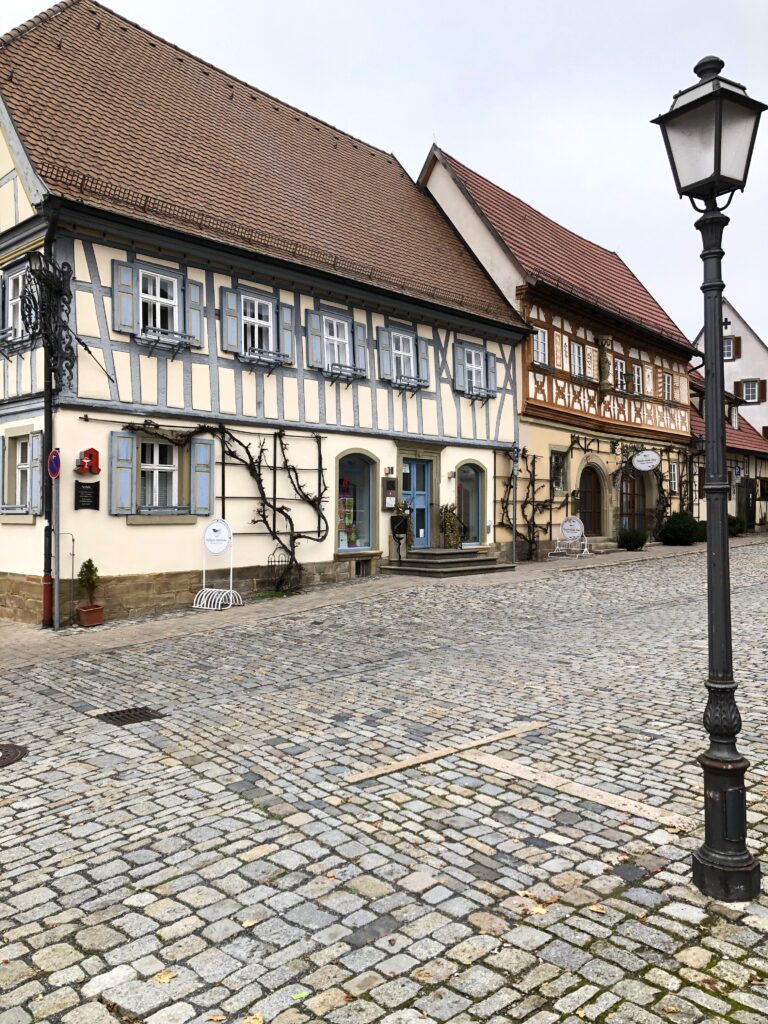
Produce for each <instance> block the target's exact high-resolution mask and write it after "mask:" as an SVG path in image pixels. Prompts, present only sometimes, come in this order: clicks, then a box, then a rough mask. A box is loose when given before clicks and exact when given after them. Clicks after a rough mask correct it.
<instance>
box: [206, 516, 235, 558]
mask: <svg viewBox="0 0 768 1024" xmlns="http://www.w3.org/2000/svg"><path fill="white" fill-rule="evenodd" d="M231 543H232V530H231V529H230V526H229V523H227V522H225V520H223V519H214V520H213V522H211V523H208V525H207V526H206V528H205V533H204V534H203V544H205V546H206V548H207V549H208V551H210V552H211V554H212V555H220V554H222V553H223V552H224V551H226V550H227V548H228V547H229V546H230V544H231Z"/></svg>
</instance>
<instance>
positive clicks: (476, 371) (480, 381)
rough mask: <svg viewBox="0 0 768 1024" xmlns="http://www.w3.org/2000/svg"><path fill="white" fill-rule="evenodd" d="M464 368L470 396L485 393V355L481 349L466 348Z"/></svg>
mask: <svg viewBox="0 0 768 1024" xmlns="http://www.w3.org/2000/svg"><path fill="white" fill-rule="evenodd" d="M464 366H465V369H466V374H467V391H468V392H469V394H472V393H473V392H483V391H484V390H485V353H484V352H482V350H481V349H477V348H466V349H465V350H464Z"/></svg>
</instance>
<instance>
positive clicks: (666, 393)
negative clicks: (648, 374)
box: [661, 373, 674, 402]
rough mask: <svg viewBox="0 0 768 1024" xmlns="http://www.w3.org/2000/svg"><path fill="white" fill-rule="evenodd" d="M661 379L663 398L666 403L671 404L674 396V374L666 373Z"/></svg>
mask: <svg viewBox="0 0 768 1024" xmlns="http://www.w3.org/2000/svg"><path fill="white" fill-rule="evenodd" d="M661 379H662V397H663V399H664V401H665V402H671V401H672V395H673V394H674V392H673V390H672V374H671V373H664V374H663V375H662V378H661Z"/></svg>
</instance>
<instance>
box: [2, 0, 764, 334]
mask: <svg viewBox="0 0 768 1024" xmlns="http://www.w3.org/2000/svg"><path fill="white" fill-rule="evenodd" d="M108 6H111V7H112V8H113V9H114V10H116V11H118V12H119V13H121V14H123V15H125V16H126V17H128V18H131V19H132V20H134V21H136V22H138V23H139V24H140V25H142V26H144V27H145V28H147V29H150V30H152V31H153V32H156V33H157V34H158V35H160V36H163V37H164V38H166V39H169V40H170V41H171V42H174V43H176V44H177V45H178V46H181V47H183V48H184V49H187V50H190V51H191V52H192V53H195V54H197V55H199V56H201V57H203V58H205V59H206V60H208V61H210V62H211V63H213V64H216V65H218V66H219V67H221V68H223V69H225V70H226V71H228V72H229V73H231V74H234V75H237V76H238V77H240V78H242V79H245V80H246V81H248V82H249V83H250V84H252V85H255V86H257V87H259V88H261V89H264V90H266V91H267V92H269V93H272V94H273V95H275V96H278V97H279V98H280V99H283V100H285V101H286V102H289V103H292V104H294V105H295V106H297V107H300V108H301V109H303V110H306V111H307V112H309V113H311V114H314V115H315V116H317V117H320V118H323V119H324V120H326V121H329V122H331V124H334V125H336V126H337V127H339V128H341V129H343V130H345V131H347V132H351V133H352V134H353V135H357V136H359V137H360V138H362V139H365V140H366V141H367V142H370V143H372V144H373V145H376V146H379V147H381V148H383V149H386V150H390V151H392V152H393V153H395V154H396V156H397V157H398V158H399V159H400V161H401V162H402V163H403V164H404V165H405V167H406V169H407V170H408V171H409V173H410V174H411V175H412V176H413V177H414V178H415V177H416V176H417V175H418V173H419V171H420V169H421V166H422V164H423V162H424V159H425V157H426V155H427V152H428V150H429V147H430V145H431V143H432V142H433V141H437V143H438V144H439V145H440V146H441V147H442V148H443V149H444V150H446V151H447V152H449V153H451V154H453V155H454V156H456V157H457V158H458V159H460V160H462V161H463V162H464V163H466V164H469V166H471V167H473V168H474V169H475V170H477V171H479V172H480V173H481V174H484V175H486V176H487V177H489V178H491V179H492V180H493V181H495V182H496V183H497V184H499V185H501V186H502V187H503V188H506V189H507V190H508V191H510V192H512V193H514V194H515V195H517V196H519V197H520V198H521V199H524V200H525V201H526V202H528V203H531V204H532V205H533V206H535V207H536V208H537V209H539V210H541V211H542V212H543V213H546V214H547V215H548V216H550V217H553V218H554V219H555V220H558V221H560V222H561V223H562V224H564V225H566V227H568V228H571V229H572V230H573V231H577V232H579V233H580V234H582V235H584V236H586V237H587V238H589V239H591V240H592V241H594V242H598V243H600V244H601V245H604V246H607V247H608V248H611V249H615V250H616V251H617V252H618V253H620V255H621V256H622V257H623V258H624V259H625V260H626V262H627V263H628V264H629V266H630V267H631V269H632V270H633V271H634V273H635V274H636V275H637V276H638V277H639V278H640V280H641V281H642V282H643V283H644V284H645V285H646V286H647V287H648V288H649V289H650V290H651V292H652V293H653V294H654V295H655V297H656V298H657V299H658V300H659V302H660V303H661V305H662V306H664V308H665V309H666V310H667V312H668V313H669V314H670V315H671V317H672V318H673V320H675V321H676V322H677V323H678V324H679V326H680V327H681V328H682V330H683V331H685V333H686V334H687V335H688V336H689V337H691V338H693V337H694V336H695V334H696V333H697V331H698V329H699V327H700V324H701V318H702V311H701V310H702V298H701V293H700V291H699V286H700V283H701V262H700V260H699V258H698V253H699V248H700V246H699V235H698V232H696V231H695V229H694V227H693V223H694V220H695V215H694V213H693V210H692V209H691V207H690V205H689V204H688V202H687V200H685V201H684V200H680V199H678V198H677V194H676V192H675V189H674V184H673V181H672V176H671V172H670V169H669V165H668V163H667V158H666V155H665V153H664V148H663V145H662V141H661V134H660V132H659V129H658V128H657V127H655V126H654V125H651V124H649V120H650V118H652V117H655V116H656V115H657V114H659V113H661V112H662V111H665V110H667V109H668V107H669V105H670V103H671V100H672V95H673V93H674V92H676V91H677V90H678V89H681V88H684V87H686V86H688V85H690V84H692V83H693V82H694V81H695V76H694V74H693V71H692V68H693V65H694V64H695V63H696V62H697V60H699V58H701V57H703V56H705V55H706V54H710V53H715V54H717V55H718V56H720V57H722V59H723V60H724V61H725V63H726V67H725V74H726V75H729V76H730V77H733V78H735V79H736V80H737V81H740V82H743V83H744V84H745V85H746V86H747V89H748V91H749V93H750V95H752V96H754V97H756V98H758V99H761V100H764V101H765V102H768V58H767V57H766V54H768V2H766V0H729V2H728V3H727V4H726V3H723V2H722V0H695V2H693V0H578V2H574V0H534V2H531V0H508V2H501V0H498V2H491V0H474V2H473V3H466V0H461V2H459V0H386V2H384V0H379V2H377V3H369V2H365V0H349V2H342V0H323V2H322V3H319V2H317V0H299V2H292V0H281V2H279V3H274V2H271V3H266V2H263V0H216V2H215V3H212V2H210V0H207V2H202V0H162V2H158V0H111V2H110V3H109V5H108ZM42 9H43V4H42V3H41V2H40V0H2V3H0V32H5V31H7V30H8V29H10V28H12V27H13V26H14V25H17V24H20V23H21V22H22V21H25V20H26V19H27V18H29V17H31V16H32V15H34V14H37V13H39V12H40V11H41V10H42ZM180 102H183V97H180ZM62 130H64V129H62ZM728 212H729V215H730V216H731V218H732V223H731V226H730V227H729V228H728V229H727V230H726V234H725V243H724V247H725V250H726V260H725V265H724V279H725V282H726V285H727V292H726V294H727V295H728V297H729V298H730V300H731V302H732V303H733V304H734V305H735V306H736V308H737V309H738V310H739V311H740V312H741V314H742V315H743V316H744V317H745V318H746V319H747V321H749V322H750V323H751V325H752V326H753V327H754V328H755V330H757V331H758V333H759V334H761V335H762V336H763V338H765V339H767V340H768V304H767V303H766V301H765V296H766V275H767V273H768V268H767V267H766V263H767V262H768V261H767V260H766V249H767V246H766V238H767V237H768V117H767V118H766V119H765V120H764V123H763V126H762V136H758V142H757V146H756V148H755V153H754V157H753V161H752V168H751V176H750V180H749V183H748V185H747V190H746V192H745V193H744V194H743V195H741V194H740V195H737V196H736V198H735V199H734V201H733V204H732V206H731V208H730V210H729V211H728Z"/></svg>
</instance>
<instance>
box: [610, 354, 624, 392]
mask: <svg viewBox="0 0 768 1024" xmlns="http://www.w3.org/2000/svg"><path fill="white" fill-rule="evenodd" d="M613 380H614V384H615V385H616V388H617V389H618V390H619V391H626V390H627V364H626V363H625V362H624V360H623V359H614V360H613Z"/></svg>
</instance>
